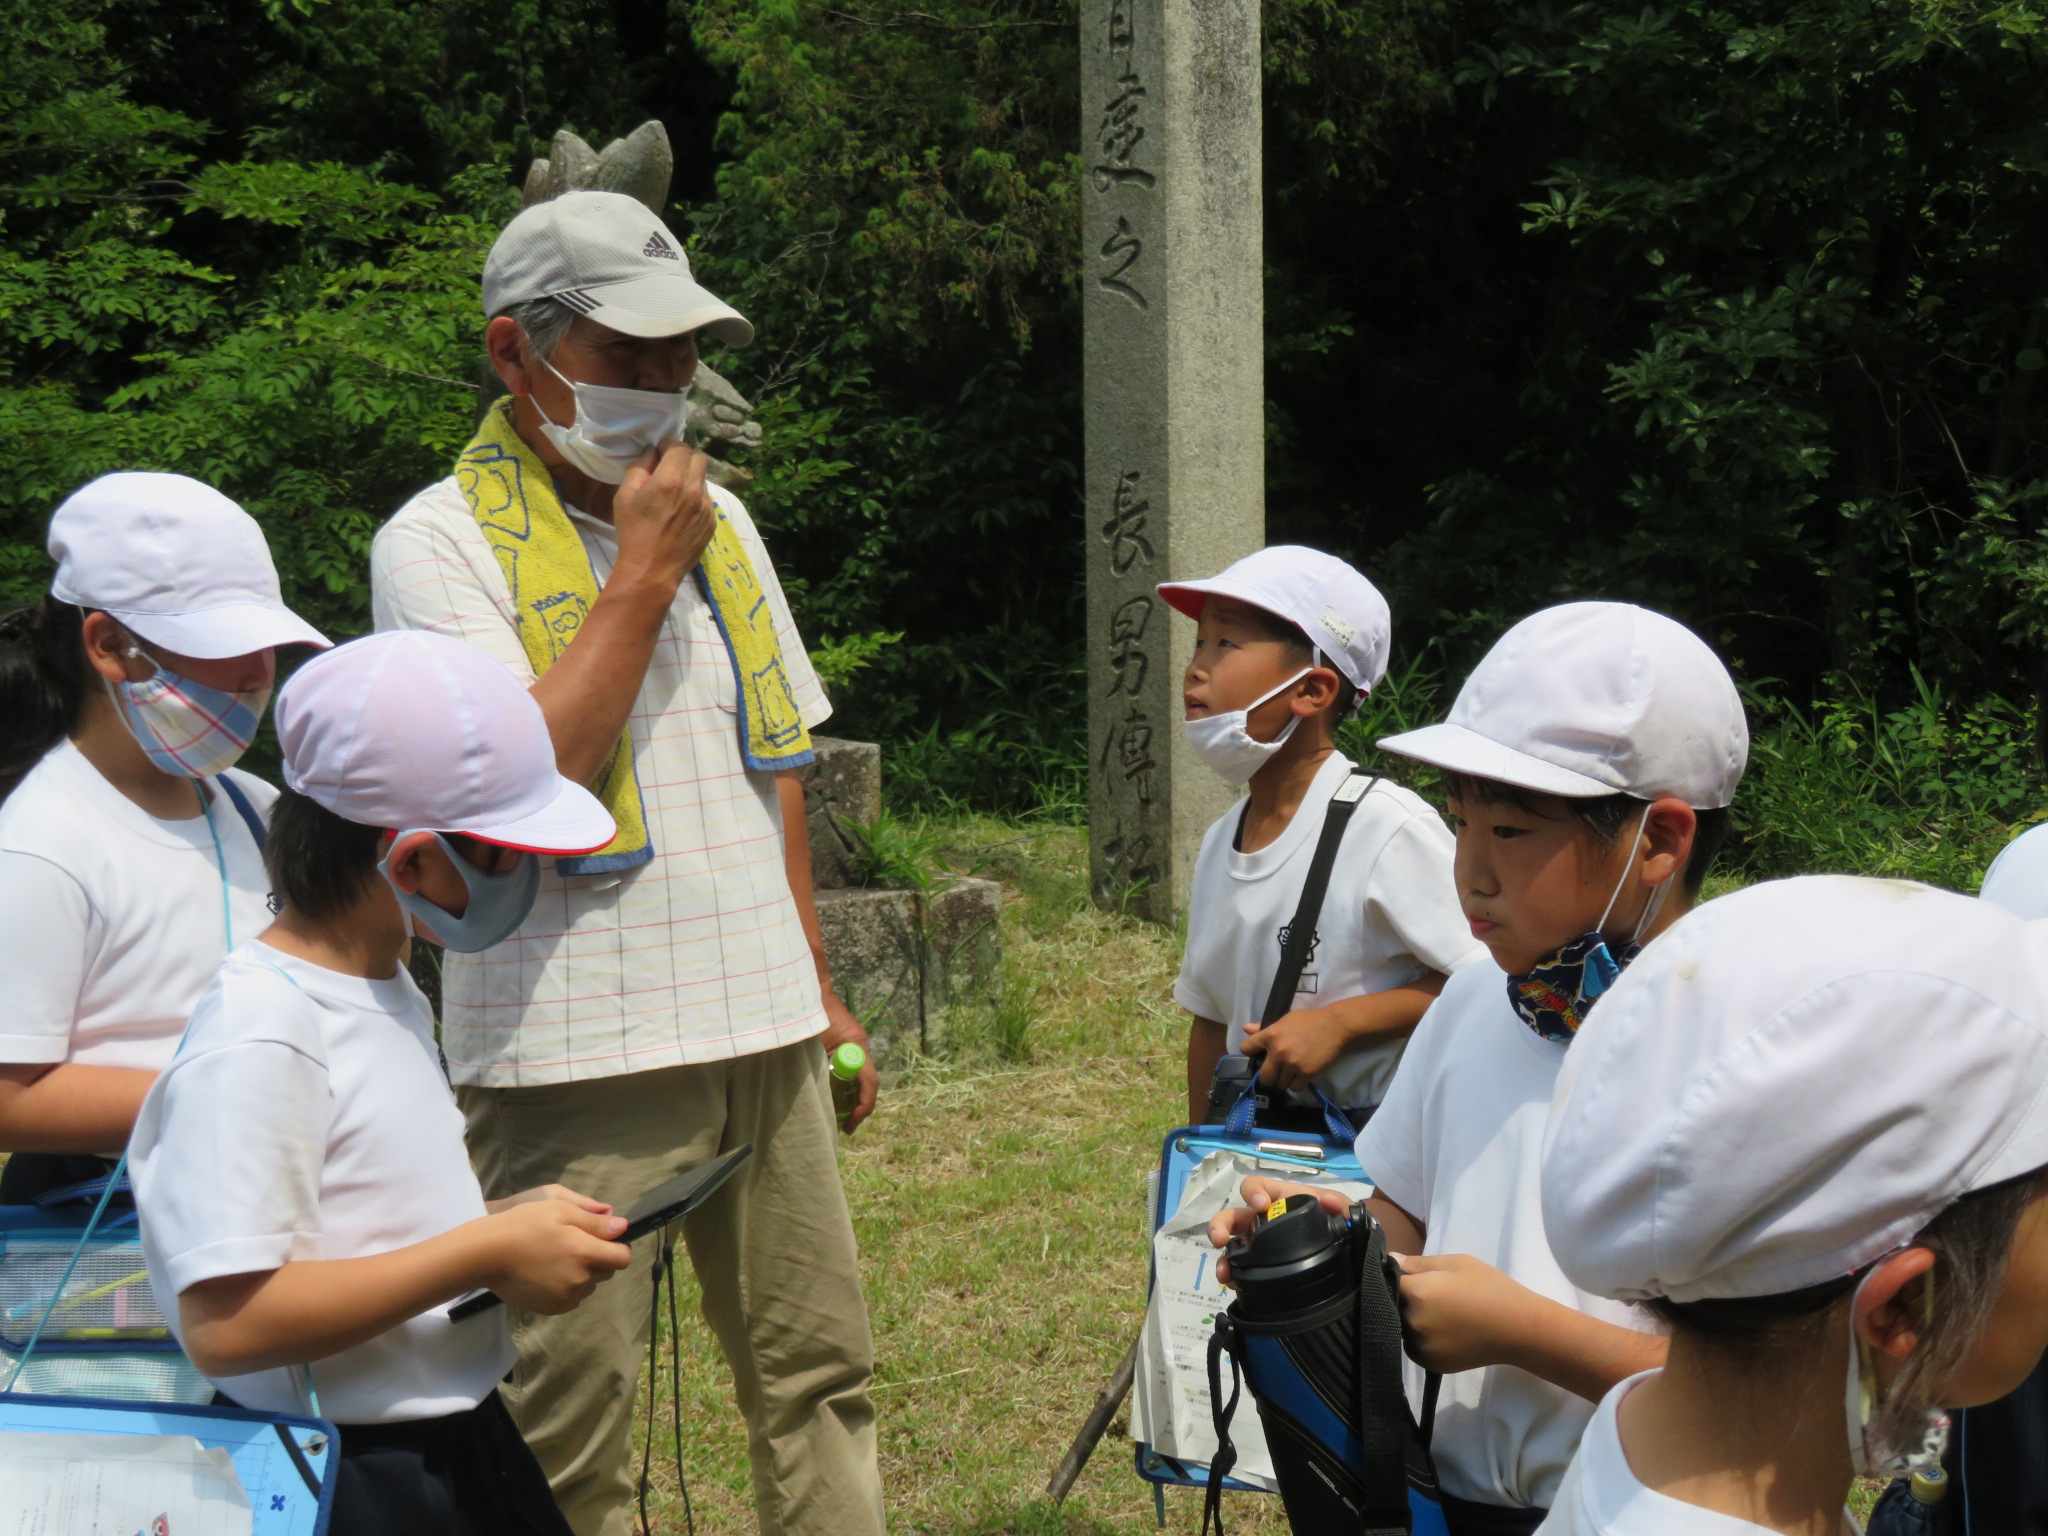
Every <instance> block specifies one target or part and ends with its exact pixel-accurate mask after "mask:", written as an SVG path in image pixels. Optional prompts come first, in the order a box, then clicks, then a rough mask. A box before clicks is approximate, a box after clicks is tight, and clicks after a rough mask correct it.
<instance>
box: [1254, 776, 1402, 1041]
mask: <svg viewBox="0 0 2048 1536" xmlns="http://www.w3.org/2000/svg"><path fill="white" fill-rule="evenodd" d="M1378 782H1379V775H1378V774H1376V773H1374V774H1369V773H1367V772H1365V770H1364V769H1362V768H1354V769H1352V770H1351V776H1350V777H1349V778H1347V779H1345V781H1344V782H1343V783H1342V784H1339V785H1338V786H1337V791H1336V793H1335V794H1333V795H1331V796H1330V808H1329V809H1328V810H1327V811H1325V812H1324V813H1323V833H1322V836H1321V837H1320V838H1319V839H1317V841H1316V852H1315V857H1314V858H1312V859H1310V860H1309V865H1308V878H1307V879H1306V880H1304V881H1303V882H1302V885H1301V901H1300V903H1299V904H1298V905H1297V906H1296V907H1295V909H1294V920H1293V921H1292V922H1290V923H1289V924H1288V925H1287V939H1286V942H1285V943H1283V944H1282V945H1281V946H1280V969H1279V970H1277V971H1275V972H1274V973H1273V990H1272V991H1271V992H1268V993H1267V994H1266V1011H1265V1012H1264V1013H1263V1014H1261V1015H1260V1016H1259V1022H1260V1023H1261V1024H1270V1023H1272V1022H1273V1021H1274V1020H1275V1019H1277V1018H1279V1017H1281V1016H1282V1015H1283V1014H1285V1013H1286V1012H1287V1010H1288V1009H1290V1008H1292V1007H1293V1006H1294V989H1295V988H1296V987H1298V986H1300V985H1301V972H1302V969H1303V967H1305V966H1306V965H1307V964H1308V956H1309V951H1310V950H1311V949H1313V948H1314V947H1315V941H1316V922H1317V920H1318V919H1319V918H1321V917H1322V915H1323V895H1324V893H1325V892H1326V891H1328V890H1329V888H1330V871H1331V870H1332V869H1334V868H1335V867H1336V864H1337V845H1338V844H1339V843H1341V842H1343V841H1344V829H1345V827H1347V826H1349V825H1350V823H1351V813H1352V812H1353V811H1355V810H1357V809H1358V802H1359V801H1361V800H1363V799H1364V798H1365V797H1366V794H1367V793H1368V792H1369V791H1370V790H1371V789H1372V787H1373V785H1375V784H1377V783H1378Z"/></svg>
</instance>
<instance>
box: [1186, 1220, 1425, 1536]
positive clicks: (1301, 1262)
mask: <svg viewBox="0 0 2048 1536" xmlns="http://www.w3.org/2000/svg"><path fill="white" fill-rule="evenodd" d="M1229 1257H1230V1275H1231V1284H1232V1285H1234V1286H1235V1287H1236V1288H1237V1300H1236V1301H1235V1302H1234V1303H1233V1304H1232V1306H1231V1307H1230V1310H1229V1312H1228V1314H1227V1316H1226V1320H1225V1321H1224V1322H1223V1323H1222V1324H1220V1326H1224V1327H1227V1328H1228V1329H1230V1330H1232V1331H1233V1332H1234V1334H1235V1338H1234V1340H1233V1341H1232V1345H1231V1347H1232V1350H1233V1352H1234V1353H1236V1354H1237V1356H1238V1358H1239V1359H1240V1361H1241V1362H1242V1364H1243V1369H1244V1376H1245V1385H1246V1387H1247V1389H1248V1390H1249V1391H1250V1393H1251V1395H1252V1398H1253V1400H1254V1401H1256V1402H1257V1403H1258V1405H1259V1418H1260V1421H1261V1422H1262V1423H1263V1424H1264V1425H1265V1430H1266V1447H1267V1449H1268V1451H1269V1452H1270V1453H1271V1455H1272V1458H1273V1472H1274V1477H1275V1480H1276V1481H1278V1483H1279V1484H1280V1498H1281V1502H1282V1503H1284V1504H1285V1505H1286V1507H1287V1520H1288V1523H1289V1525H1291V1526H1292V1527H1293V1529H1294V1530H1295V1531H1297V1532H1317V1533H1319V1536H1320V1533H1332V1536H1335V1533H1338V1532H1348V1531H1364V1530H1396V1529H1398V1530H1407V1529H1408V1521H1409V1512H1408V1497H1407V1489H1408V1485H1409V1482H1410V1481H1411V1476H1410V1474H1411V1472H1416V1471H1418V1463H1417V1461H1416V1458H1418V1457H1419V1458H1420V1463H1419V1467H1420V1468H1421V1469H1426V1466H1427V1454H1426V1452H1424V1451H1422V1450H1421V1448H1420V1446H1419V1445H1418V1443H1417V1442H1416V1439H1415V1435H1414V1431H1413V1425H1412V1421H1411V1420H1410V1417H1409V1414H1408V1403H1407V1397H1406V1395H1405V1393H1404V1391H1403V1389H1402V1380H1401V1359H1402V1355H1401V1330H1400V1315H1399V1304H1398V1301H1397V1299H1396V1298H1397V1297H1398V1293H1399V1290H1398V1288H1399V1281H1398V1278H1397V1277H1396V1276H1395V1274H1394V1272H1393V1269H1392V1265H1391V1263H1390V1261H1389V1260H1388V1259H1387V1250H1386V1239H1385V1235H1384V1234H1383V1233H1382V1232H1381V1231H1380V1229H1379V1224H1378V1223H1377V1222H1376V1221H1374V1220H1373V1218H1372V1216H1371V1215H1370V1214H1369V1213H1368V1212H1367V1211H1366V1209H1365V1207H1364V1206H1362V1205H1354V1206H1352V1207H1351V1210H1350V1212H1349V1213H1348V1214H1347V1215H1339V1214H1337V1213H1335V1212H1333V1211H1327V1210H1325V1209H1324V1208H1323V1206H1322V1204H1321V1202H1320V1201H1318V1200H1317V1199H1316V1198H1315V1196H1313V1195H1289V1196H1287V1197H1286V1198H1285V1199H1282V1200H1276V1201H1275V1202H1274V1203H1273V1204H1272V1205H1270V1206H1268V1207H1267V1209H1266V1212H1265V1214H1264V1215H1263V1216H1261V1217H1260V1218H1259V1220H1258V1222H1257V1224H1256V1225H1255V1226H1254V1227H1253V1229H1252V1232H1251V1234H1250V1235H1249V1236H1248V1237H1235V1238H1232V1239H1231V1241H1230V1246H1229ZM1361 1287H1374V1288H1376V1290H1375V1291H1374V1292H1373V1293H1372V1294H1368V1295H1361ZM1361 1328H1363V1329H1365V1330H1366V1331H1367V1337H1366V1338H1365V1339H1364V1340H1363V1341H1361V1339H1360V1330H1361ZM1361 1345H1362V1346H1363V1347H1361ZM1424 1475H1426V1471H1425V1472H1424Z"/></svg>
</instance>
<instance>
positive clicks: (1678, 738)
mask: <svg viewBox="0 0 2048 1536" xmlns="http://www.w3.org/2000/svg"><path fill="white" fill-rule="evenodd" d="M1379 745H1380V746H1381V747H1382V748H1383V749H1384V750H1386V751H1388V752H1398V753H1400V754H1401V755H1402V756H1404V757H1413V758H1417V759H1420V760H1421V761H1422V762H1425V763H1432V764H1434V765H1435V766H1436V767H1438V768H1443V769H1446V770H1448V771H1450V772H1452V773H1465V774H1470V775H1472V776H1473V777H1474V778H1480V779H1497V780H1499V781H1500V782H1501V783H1504V784H1513V785H1516V786H1518V787H1520V788H1522V789H1528V790H1534V791H1535V792H1537V793H1538V794H1545V795H1564V796H1567V797H1570V798H1575V799H1582V798H1585V797H1588V796H1592V795H1614V794H1623V795H1634V796H1635V797H1636V798H1637V799H1639V800H1655V799H1657V798H1658V797H1660V796H1663V795H1676V796H1677V797H1678V798H1679V799H1681V800H1683V801H1684V802H1685V803H1686V804H1687V805H1689V806H1691V807H1692V808H1693V809H1694V810H1700V811H1705V810H1714V809H1718V808H1719V807H1721V806H1725V805H1729V804H1731V803H1733V801H1734V799H1735V786H1736V785H1738V784H1740V783H1741V782H1742V770H1743V769H1744V768H1745V767H1746V766H1747V765H1748V763H1749V723H1748V721H1747V720H1746V719H1745V718H1744V716H1743V713H1742V695H1741V694H1740V693H1738V692H1737V691H1736V688H1735V679H1734V678H1732V677H1730V676H1729V675H1728V669H1727V668H1726V667H1724V666H1723V665H1722V664H1721V660H1720V658H1719V657H1718V656H1716V655H1715V654H1714V653H1713V651H1712V650H1710V649H1709V648H1708V646H1707V643H1706V642H1705V641H1704V640H1702V639H1700V637H1699V636H1698V635H1696V634H1694V633H1693V632H1692V631H1691V630H1689V629H1687V628H1686V627H1685V626H1684V625H1683V624H1680V623H1679V622H1678V621H1677V620H1676V619H1667V618H1666V617H1665V616H1664V615H1663V614H1661V613H1652V612H1651V611H1650V610H1649V609H1647V608H1638V607H1635V606H1634V605H1633V604H1630V603H1565V604H1563V605H1561V606H1559V607H1556V608H1546V609H1544V610H1543V611H1542V612H1541V613H1532V614H1531V615H1529V617H1528V618H1526V619H1524V620H1522V622H1521V623H1519V624H1517V625H1515V627H1514V628H1512V629H1510V630H1509V631H1508V632H1507V633H1506V634H1504V635H1502V636H1501V637H1500V639H1499V640H1497V641H1496V642H1495V643H1494V647H1493V649H1492V650H1490V651H1488V652H1487V653H1486V655H1485V656H1484V657H1483V658H1481V660H1480V663H1479V665H1478V666H1476V667H1474V668H1473V669H1472V675H1471V676H1470V677H1469V678H1467V679H1466V680H1465V686H1464V687H1463V688H1460V689H1459V690H1458V697H1457V701H1456V702H1455V703H1453V704H1452V705H1451V713H1450V715H1449V717H1448V718H1447V719H1446V720H1445V721H1444V723H1443V724H1441V725H1430V726H1424V727H1423V728H1422V729H1421V730H1419V731H1406V732H1403V733H1402V734H1401V735H1399V736H1389V737H1387V738H1386V740H1384V741H1382V742H1381V743H1380V744H1379Z"/></svg>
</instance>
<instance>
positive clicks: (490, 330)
mask: <svg viewBox="0 0 2048 1536" xmlns="http://www.w3.org/2000/svg"><path fill="white" fill-rule="evenodd" d="M484 350H485V351H486V352H488V353H489V354H490V358H491V367H492V369H493V370H494V371H495V372H496V373H497V375H498V378H499V379H500V380H501V381H502V382H503V383H504V385H505V387H506V388H507V389H509V390H510V391H512V393H513V394H515V395H530V394H532V393H533V366H532V353H531V351H530V350H529V349H528V347H527V345H526V333H525V332H524V331H522V330H520V328H519V322H518V321H517V320H514V319H513V318H512V317H511V316H510V315H499V316H498V317H497V318H496V319H495V320H493V321H492V322H491V323H490V324H489V325H487V326H485V327H484Z"/></svg>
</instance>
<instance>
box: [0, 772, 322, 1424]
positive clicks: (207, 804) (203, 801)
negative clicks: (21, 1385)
mask: <svg viewBox="0 0 2048 1536" xmlns="http://www.w3.org/2000/svg"><path fill="white" fill-rule="evenodd" d="M192 787H193V789H194V790H196V791H197V792H198V795H199V811H200V814H201V815H203V816H204V817H205V818H206V830H207V832H208V833H209V834H210V835H211V836H212V838H213V863H214V867H215V868H216V869H218V870H219V871H220V924H221V938H222V940H223V942H224V944H225V948H223V949H222V951H221V955H222V958H226V956H227V955H229V954H231V953H233V951H234V947H235V914H234V908H233V906H232V904H231V903H230V901H229V895H228V856H227V853H226V851H225V850H224V849H223V848H222V847H221V845H220V824H219V823H218V822H216V821H215V820H214V819H213V805H212V803H211V800H210V797H209V796H208V794H207V791H206V786H205V785H204V784H202V783H200V782H199V780H197V779H194V780H193V781H192ZM286 979H287V980H290V978H289V977H287V978H286ZM294 985H296V983H294ZM191 1030H192V1022H191V1020H189V1019H187V1020H186V1021H185V1028H184V1031H183V1032H181V1033H180V1034H179V1036H178V1044H177V1047H176V1049H174V1050H173V1051H172V1052H171V1060H172V1061H176V1060H177V1059H178V1056H179V1053H180V1052H182V1051H183V1050H184V1049H185V1036H186V1035H187V1034H189V1033H191ZM165 1070H166V1071H168V1070H169V1068H168V1067H167V1068H165ZM127 1171H128V1149H127V1147H125V1146H124V1147H122V1148H121V1156H120V1158H119V1160H117V1161H116V1162H115V1164H114V1171H113V1172H112V1173H110V1174H108V1175H107V1182H106V1187H105V1188H103V1189H102V1190H101V1191H100V1198H99V1203H98V1204H97V1205H95V1206H94V1207H93V1208H92V1215H91V1216H90V1217H89V1218H87V1220H86V1223H85V1230H84V1231H83V1232H81V1233H80V1234H79V1235H78V1243H77V1245H76V1246H75V1247H74V1248H72V1250H71V1258H70V1259H69V1260H68V1261H67V1262H66V1263H65V1265H64V1273H63V1274H62V1275H60V1276H59V1277H58V1279H57V1284H56V1286H55V1288H54V1289H52V1290H51V1292H50V1299H49V1301H48V1302H47V1303H46V1304H45V1305H44V1307H43V1315H42V1316H41V1317H39V1318H37V1319H36V1326H35V1331H34V1332H33V1333H31V1334H30V1335H29V1336H28V1344H27V1345H26V1347H24V1348H23V1350H22V1352H21V1357H20V1358H19V1359H17V1360H16V1361H15V1362H14V1369H13V1370H12V1371H10V1372H9V1373H8V1376H7V1385H6V1387H5V1388H4V1389H0V1390H4V1391H7V1392H12V1391H13V1390H14V1384H15V1382H16V1381H18V1380H20V1379H21V1373H22V1372H23V1371H25V1370H26V1369H28V1363H29V1360H30V1359H31V1358H32V1357H33V1356H34V1355H35V1352H36V1346H37V1345H38V1344H40V1343H42V1340H43V1329H44V1328H45V1327H47V1326H48V1325H49V1321H50V1316H51V1314H52V1313H54V1312H55V1311H56V1310H57V1303H58V1302H59V1301H60V1300H62V1299H63V1296H64V1287H66V1286H67V1285H69V1284H70V1283H71V1276H72V1274H73V1272H74V1271H76V1270H77V1268H78V1261H79V1259H80V1258H82V1257H83V1256H84V1254H85V1245H86V1244H87V1243H89V1242H91V1241H92V1235H93V1233H94V1232H96V1231H98V1230H99V1224H100V1218H101V1217H102V1216H104V1215H106V1213H107V1202H108V1201H110V1200H112V1199H113V1198H114V1191H115V1189H116V1188H118V1187H119V1186H120V1183H121V1175H122V1174H124V1173H126V1172H127ZM312 1385H313V1382H312V1373H311V1372H310V1371H309V1372H308V1373H307V1376H306V1390H307V1394H308V1395H309V1396H310V1395H311V1393H312ZM319 1411H320V1410H319V1407H318V1400H317V1399H315V1407H314V1410H313V1412H314V1414H315V1416H316V1417H317V1416H318V1414H319Z"/></svg>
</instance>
